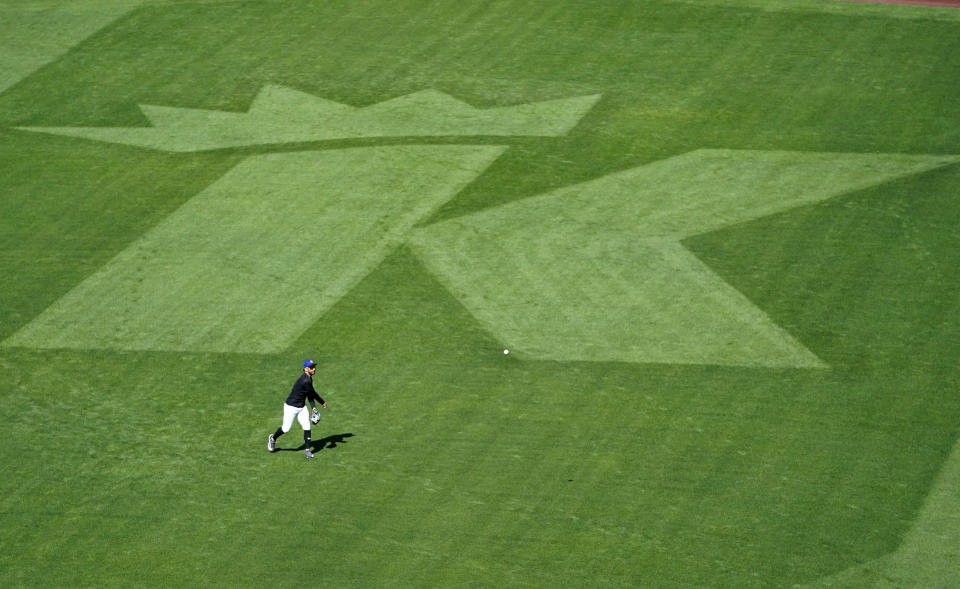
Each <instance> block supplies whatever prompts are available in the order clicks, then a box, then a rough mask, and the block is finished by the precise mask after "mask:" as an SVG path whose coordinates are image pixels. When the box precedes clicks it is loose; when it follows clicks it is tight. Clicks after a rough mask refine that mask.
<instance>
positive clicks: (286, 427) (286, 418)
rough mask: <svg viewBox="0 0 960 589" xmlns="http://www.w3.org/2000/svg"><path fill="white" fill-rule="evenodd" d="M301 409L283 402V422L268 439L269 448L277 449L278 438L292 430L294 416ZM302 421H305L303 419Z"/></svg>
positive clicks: (308, 421)
mask: <svg viewBox="0 0 960 589" xmlns="http://www.w3.org/2000/svg"><path fill="white" fill-rule="evenodd" d="M299 411H300V410H299V409H298V408H296V407H291V406H290V405H287V404H286V403H284V404H283V422H282V423H281V425H280V427H278V428H277V431H275V432H274V433H272V434H270V437H269V438H268V439H267V450H270V451H271V452H273V451H274V450H275V449H276V442H277V439H278V438H279V437H280V436H282V435H283V434H285V433H287V432H288V431H290V428H291V427H293V418H294V417H296V416H297V414H298V412H299ZM300 423H303V422H302V421H301V422H300ZM307 423H310V420H309V419H308V420H307Z"/></svg>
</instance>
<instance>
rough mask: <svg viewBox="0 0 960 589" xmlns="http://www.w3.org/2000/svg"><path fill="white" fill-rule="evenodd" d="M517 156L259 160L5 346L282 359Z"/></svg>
mask: <svg viewBox="0 0 960 589" xmlns="http://www.w3.org/2000/svg"><path fill="white" fill-rule="evenodd" d="M504 149H505V148H503V147H500V146H394V147H371V148H356V149H342V150H331V151H324V152H298V153H286V154H270V155H262V156H257V157H251V158H248V159H246V160H244V161H243V162H241V163H240V164H239V165H238V166H237V167H235V168H234V169H232V170H231V171H230V172H228V173H227V174H226V175H224V176H223V177H222V178H221V179H220V180H218V181H217V182H216V183H215V184H213V185H212V186H210V187H209V188H208V189H206V190H204V191H203V192H201V193H200V194H198V195H197V196H196V197H194V198H192V199H191V200H190V201H188V202H187V203H186V204H184V205H183V206H182V207H181V208H180V209H178V210H177V211H176V212H175V213H174V214H172V215H171V216H170V217H168V218H167V219H166V220H164V221H163V222H162V223H161V224H160V225H158V226H157V227H155V228H154V229H152V230H151V231H150V232H148V233H147V234H146V235H144V236H143V237H142V238H141V239H139V240H138V241H136V242H135V243H133V244H132V245H131V246H130V247H128V248H127V249H126V250H124V251H123V252H121V253H120V254H119V255H117V256H116V257H115V258H114V259H113V260H112V261H111V262H109V263H108V264H107V265H106V266H105V267H104V268H102V269H101V270H100V271H99V272H97V273H96V274H94V275H92V276H90V277H89V278H88V279H87V280H85V281H84V282H83V283H81V284H80V285H78V286H77V287H76V288H75V289H73V290H72V291H71V292H69V293H67V295H65V296H64V297H62V298H61V299H60V300H58V301H57V302H55V303H54V304H53V305H52V306H50V307H49V308H48V309H47V310H45V311H44V312H43V313H42V314H41V315H40V316H39V317H37V318H36V319H34V320H33V321H32V322H31V323H29V324H27V325H26V326H24V327H23V328H22V329H21V330H20V331H18V332H17V333H15V334H14V335H13V336H11V337H10V338H9V339H8V340H7V341H6V342H5V345H8V346H23V347H38V348H80V349H84V348H111V349H121V350H189V351H214V352H275V351H277V350H281V349H283V348H284V346H286V345H287V344H288V342H290V341H291V340H292V339H293V338H295V337H296V336H298V335H299V334H300V333H302V332H303V330H304V329H306V328H307V327H308V326H309V325H310V324H311V323H312V322H313V321H315V320H316V319H317V318H318V317H319V316H320V315H322V314H323V313H324V311H326V310H327V309H329V308H330V307H331V306H332V305H333V304H334V303H335V302H336V301H337V300H338V299H339V298H340V297H341V296H343V294H345V293H346V292H347V290H348V289H349V288H351V287H352V286H353V285H354V284H355V283H356V282H357V281H358V280H360V279H361V278H362V277H363V276H364V275H366V274H367V273H368V272H369V271H370V270H371V269H373V268H374V267H375V266H376V265H377V264H379V263H380V261H381V260H382V259H383V257H384V256H385V255H387V254H388V253H389V252H390V251H391V250H392V249H393V248H394V247H395V246H396V245H397V244H398V243H400V242H401V241H402V240H403V238H404V236H405V235H406V233H407V232H408V231H409V229H410V227H412V226H413V224H414V223H416V222H417V221H418V220H420V219H421V218H423V217H424V216H425V215H427V214H429V213H430V212H431V211H432V210H434V209H435V208H436V207H438V206H439V205H441V204H443V203H444V202H446V201H447V200H448V199H449V198H450V197H451V196H453V195H454V194H456V193H457V192H459V191H460V190H461V189H462V188H463V186H465V185H466V184H467V183H468V182H470V181H471V180H472V179H473V178H474V177H475V176H476V175H477V174H479V173H480V172H481V171H483V170H484V169H485V168H486V167H487V166H488V165H489V164H490V162H492V161H493V160H494V159H496V158H497V157H498V156H499V155H500V154H501V153H502V151H503V150H504Z"/></svg>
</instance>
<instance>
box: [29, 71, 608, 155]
mask: <svg viewBox="0 0 960 589" xmlns="http://www.w3.org/2000/svg"><path fill="white" fill-rule="evenodd" d="M598 99H599V96H580V97H575V98H569V99H557V100H547V101H542V102H537V103H529V104H520V105H516V106H509V107H501V108H489V109H478V108H474V107H473V106H470V105H469V104H466V103H464V102H462V101H460V100H457V99H455V98H453V97H451V96H448V95H446V94H444V93H442V92H437V91H435V90H425V91H422V92H416V93H413V94H409V95H406V96H400V97H397V98H394V99H392V100H387V101H385V102H381V103H378V104H374V105H371V106H368V107H366V108H354V107H351V106H349V105H346V104H340V103H338V102H332V101H329V100H326V99H323V98H320V97H316V96H311V95H309V94H305V93H303V92H298V91H296V90H292V89H289V88H283V87H278V86H267V87H266V88H264V89H263V90H262V91H261V92H260V94H259V95H258V96H257V98H256V100H255V101H254V103H253V105H252V106H251V108H250V110H249V112H247V113H233V112H221V111H213V110H203V109H187V108H173V107H164V106H153V105H140V109H141V110H142V111H143V113H144V114H145V115H146V116H147V118H148V119H150V122H151V123H153V125H154V126H153V127H149V128H123V127H117V128H114V127H24V128H23V129H24V130H27V131H36V132H41V133H51V134H54V135H66V136H70V137H83V138H87V139H93V140H96V141H105V142H108V143H122V144H125V145H136V146H139V147H148V148H151V149H160V150H165V151H200V150H207V149H219V148H224V147H238V146H244V145H268V144H281V143H299V142H306V141H320V140H331V139H350V138H356V137H404V136H458V135H496V136H517V135H543V136H551V135H562V134H564V133H566V132H568V131H569V130H570V129H571V128H572V127H573V126H574V125H576V124H577V121H579V120H580V119H581V118H582V117H583V115H584V114H585V113H586V112H587V111H588V110H590V107H592V106H593V104H594V103H596V101H597V100H598Z"/></svg>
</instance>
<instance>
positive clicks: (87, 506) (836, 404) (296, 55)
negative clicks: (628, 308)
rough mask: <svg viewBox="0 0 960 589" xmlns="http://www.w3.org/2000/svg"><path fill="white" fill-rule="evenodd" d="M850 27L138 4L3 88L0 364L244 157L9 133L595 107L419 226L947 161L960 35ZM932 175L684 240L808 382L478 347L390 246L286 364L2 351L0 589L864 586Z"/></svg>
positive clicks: (704, 12) (933, 225)
mask: <svg viewBox="0 0 960 589" xmlns="http://www.w3.org/2000/svg"><path fill="white" fill-rule="evenodd" d="M902 13H903V11H902V10H899V9H898V11H897V14H898V15H901V16H902ZM869 14H870V15H871V16H870V17H867V18H861V17H858V16H856V12H855V11H854V10H853V9H850V10H849V11H848V13H847V14H845V15H837V14H819V13H815V12H812V11H807V12H802V13H801V12H795V13H784V12H780V13H778V12H768V11H761V10H751V9H743V8H730V7H720V6H715V5H713V6H711V5H691V4H678V3H659V2H648V3H633V4H629V5H628V4H626V3H621V2H609V3H604V2H601V3H587V4H583V3H580V4H578V3H572V2H550V3H547V2H502V3H479V4H475V5H471V6H466V7H465V6H464V5H463V4H462V3H453V2H426V1H423V2H419V1H416V2H415V1H410V2H401V3H383V2H375V1H363V2H354V3H350V4H349V5H343V4H331V3H312V2H295V1H289V2H236V3H232V2H224V3H215V4H203V5H201V4H176V3H171V4H156V5H152V6H148V7H145V8H142V9H138V10H135V11H132V12H130V13H129V14H127V15H126V16H125V17H123V18H122V19H120V20H118V21H115V22H114V23H113V24H111V25H110V26H108V27H107V28H105V29H103V30H101V31H100V32H99V33H98V34H96V35H94V36H93V37H91V38H89V39H87V40H86V41H84V42H83V43H81V44H79V45H78V46H76V47H75V48H73V49H72V50H71V51H70V52H68V53H67V54H66V55H64V56H63V57H62V58H61V59H58V60H56V61H54V62H52V63H50V64H48V65H46V66H45V67H43V68H41V69H40V70H38V71H37V72H36V73H34V74H33V75H31V76H29V77H26V78H24V79H23V80H21V81H20V82H19V83H17V84H15V85H14V86H11V87H10V88H8V89H7V90H6V91H5V92H3V94H2V95H0V127H2V128H0V138H2V142H0V170H2V171H3V183H2V185H0V194H2V198H0V213H2V214H0V254H2V255H0V272H2V275H3V283H2V284H3V286H2V297H0V338H2V339H6V338H8V337H9V336H10V335H11V334H12V333H14V332H15V331H16V330H17V329H19V328H20V327H22V326H23V325H25V324H26V323H28V322H29V321H31V320H32V319H34V318H35V317H36V316H37V315H38V314H39V313H41V312H42V311H43V310H44V309H45V308H46V307H47V306H49V305H50V304H51V303H52V302H53V301H55V300H57V299H58V298H59V297H60V296H62V295H63V294H64V293H65V292H67V291H69V290H70V289H71V288H73V287H74V286H76V285H77V284H79V283H80V282H81V281H82V280H84V279H85V278H86V277H88V276H89V275H90V274H91V273H93V272H95V271H96V270H97V269H99V268H101V267H102V266H103V265H104V264H105V263H107V262H108V261H109V260H110V259H111V258H112V257H113V256H114V255H116V253H118V252H120V251H122V250H123V249H125V248H126V247H127V246H128V245H129V244H130V243H132V242H134V241H136V240H137V239H138V238H140V237H141V236H143V235H144V233H146V232H147V231H149V230H150V228H152V227H154V226H156V225H157V224H158V223H160V222H162V221H163V220H164V219H165V218H167V216H168V215H169V214H170V213H171V212H172V211H174V210H176V209H177V208H178V207H179V206H180V205H182V204H183V203H184V202H186V201H187V200H189V199H190V198H191V197H193V196H194V195H196V194H197V193H199V192H201V191H202V190H203V189H204V188H205V187H207V186H209V185H210V184H212V183H213V182H215V181H216V180H217V179H219V178H220V177H222V176H223V174H224V173H225V172H226V171H227V170H228V169H230V168H231V167H233V166H234V165H236V163H237V162H238V161H239V160H240V158H242V157H243V156H245V155H247V154H250V153H263V152H265V151H268V150H266V149H264V148H251V149H236V150H226V151H222V152H213V153H205V154H188V155H170V154H162V153H155V152H150V151H145V150H139V149H134V148H128V147H119V146H109V145H106V144H98V143H92V142H87V141H84V140H79V139H68V138H63V137H53V136H41V135H34V134H30V133H26V132H24V131H18V130H14V129H13V127H16V126H54V125H68V126H69V125H78V126H79V125H105V126H126V125H134V126H137V125H139V126H143V125H146V124H147V122H146V120H145V118H144V117H143V115H142V114H141V113H140V111H139V110H138V108H137V105H138V104H140V103H148V104H158V105H166V106H181V107H192V108H209V109H224V110H232V111H243V110H244V109H246V108H247V107H248V106H249V104H250V101H251V100H252V99H253V97H254V96H256V94H257V92H259V90H260V89H261V88H262V87H263V86H264V85H266V84H279V85H285V86H289V87H292V88H295V89H298V90H302V91H306V92H310V93H314V94H316V95H318V96H321V97H324V98H328V99H332V100H337V101H341V102H345V103H348V104H351V105H354V106H364V105H369V104H372V103H375V102H377V101H380V100H384V99H388V98H392V97H395V96H399V95H402V94H405V93H408V92H413V91H417V90H422V89H426V88H438V89H440V90H443V91H445V92H448V93H451V94H452V95H454V96H456V97H458V98H461V99H463V100H466V101H468V102H470V103H472V104H475V105H478V106H501V105H508V104H517V103H523V102H529V101H533V100H543V99H549V98H558V97H564V96H574V95H583V94H593V93H601V94H602V95H603V97H602V99H601V100H600V102H599V103H598V104H597V105H596V106H595V107H594V109H592V110H591V112H590V113H589V114H588V115H587V116H586V117H585V118H584V119H583V121H582V122H581V123H580V125H579V126H578V127H577V128H575V129H574V130H573V131H572V132H571V133H570V134H569V135H567V136H564V137H561V138H549V139H543V140H538V139H531V138H524V139H520V140H516V141H512V142H510V143H509V145H510V146H511V148H510V149H509V150H508V151H507V152H506V153H505V154H504V156H503V157H501V159H499V160H498V161H497V162H496V163H495V164H494V165H493V166H492V167H491V168H489V169H488V170H487V172H486V173H485V174H484V175H483V176H481V177H480V178H479V179H478V180H477V181H476V182H475V183H474V184H472V185H471V186H469V187H467V188H466V189H465V190H464V191H463V192H461V193H460V194H459V195H458V196H457V197H455V198H454V199H453V200H451V201H450V202H449V203H448V204H447V206H445V207H444V208H442V209H441V210H440V211H439V212H438V213H437V215H436V216H435V218H434V219H433V220H440V219H448V218H452V217H456V216H459V215H462V214H465V213H469V212H474V211H478V210H482V209H483V208H485V207H488V206H491V205H494V204H499V203H504V202H508V201H511V200H514V199H518V198H522V197H526V196H531V195H535V194H539V193H541V192H544V191H546V190H549V189H553V188H556V187H560V186H567V185H570V184H572V183H575V182H582V181H586V180H590V179H593V178H597V177H599V176H602V175H605V174H609V173H611V172H615V171H620V170H624V169H627V168H631V167H634V166H638V165H641V164H644V163H648V162H653V161H657V160H659V159H662V158H664V157H667V156H670V155H675V154H679V153H685V152H687V151H691V150H694V149H699V148H704V147H708V148H722V149H732V148H749V149H760V150H763V149H776V150H807V151H817V152H830V151H835V152H881V153H908V154H929V153H939V154H957V153H960V134H958V129H960V124H958V123H960V111H958V108H960V106H958V104H957V102H956V100H955V96H956V95H957V89H958V88H957V77H956V76H955V75H953V73H954V70H955V69H956V66H957V59H958V58H957V56H958V55H960V51H958V49H960V47H958V44H960V35H958V34H957V33H958V32H960V31H958V25H957V24H956V23H953V22H947V21H936V20H925V19H923V18H916V19H905V18H896V19H886V18H882V17H880V16H877V15H878V14H879V12H878V9H876V8H873V9H871V10H870V11H869ZM917 14H918V15H919V14H920V13H919V12H918V13H917ZM327 147H329V146H327V145H320V144H317V145H309V146H304V145H298V146H295V147H289V148H285V147H280V148H277V149H278V150H285V149H297V150H303V149H307V148H310V149H314V148H315V149H318V150H320V149H325V148H327ZM339 147H342V145H339ZM958 184H960V177H958V171H957V167H956V166H954V167H950V168H945V169H942V170H938V171H932V172H927V173H924V174H921V175H917V176H914V177H910V178H905V179H900V180H897V181H895V182H891V183H889V184H885V185H882V186H878V187H874V188H871V189H869V190H864V191H861V192H857V193H854V194H849V195H846V196H843V197H840V198H837V199H835V200H832V201H827V202H824V203H820V204H817V205H812V206H809V207H806V208H803V209H797V210H793V211H789V212H787V213H783V214H780V215H777V216H776V217H768V218H765V219H760V220H756V221H751V222H749V223H745V224H742V225H738V226H736V227H731V228H726V229H724V230H722V231H717V232H713V233H710V234H706V235H700V236H697V237H694V238H691V239H688V240H685V242H684V244H685V245H686V246H687V247H689V248H690V249H691V250H693V251H694V252H695V253H696V254H697V255H698V256H699V257H700V258H701V259H702V260H704V261H705V262H706V263H707V264H709V266H710V267H711V268H712V269H714V270H715V271H716V272H718V273H719V274H721V275H722V276H723V277H724V278H725V279H726V280H727V281H729V282H730V284H732V285H733V286H734V287H735V288H737V289H738V290H739V291H740V292H741V293H743V294H744V296H746V297H747V298H748V299H750V300H751V301H752V302H754V303H755V304H756V305H757V306H758V307H759V308H761V309H762V310H763V311H765V312H766V313H767V314H768V315H769V316H770V317H771V318H772V319H773V320H774V321H775V322H776V323H777V324H779V325H780V326H781V327H783V328H784V329H786V330H788V331H789V332H790V333H791V334H792V335H793V336H794V337H796V338H797V340H798V341H800V342H801V343H802V344H804V345H805V346H807V347H809V348H810V349H811V350H813V351H814V352H815V353H816V354H817V355H818V357H820V358H821V359H823V360H824V361H825V362H826V363H827V364H829V366H830V368H829V369H825V370H822V369H821V370H768V369H759V368H756V369H745V368H723V367H717V366H680V365H666V364H664V365H651V364H628V363H586V362H584V363H576V362H534V361H530V360H526V359H523V358H519V357H515V356H514V355H510V356H505V355H504V354H503V353H502V347H503V344H502V342H498V341H496V339H495V338H494V337H493V336H492V335H491V334H489V333H487V332H486V331H484V329H483V328H482V327H481V326H480V325H479V324H478V323H477V321H476V320H474V318H473V317H472V316H471V315H470V314H469V313H468V312H467V311H466V309H465V308H464V307H463V306H461V305H460V303H458V302H457V300H456V299H455V298H453V297H452V296H451V295H450V293H448V292H447V291H445V290H444V288H443V287H442V286H441V285H440V283H439V282H438V281H437V280H436V279H435V277H433V276H431V275H430V274H429V272H428V271H427V270H426V269H425V268H424V267H423V266H422V264H421V263H420V262H419V261H418V260H417V258H416V257H415V256H413V255H412V254H411V252H409V251H408V250H406V249H403V248H401V249H399V250H397V251H395V252H393V253H392V254H391V255H389V256H388V257H387V258H386V259H385V261H384V262H383V263H382V264H381V265H380V266H378V267H377V268H376V269H375V270H374V271H373V272H372V273H370V274H369V275H368V276H367V277H366V278H365V279H364V280H363V281H361V282H360V283H359V284H358V285H357V286H356V287H355V288H354V289H352V290H351V291H350V292H349V293H348V294H347V295H346V296H345V297H344V298H343V299H341V300H340V301H339V303H338V304H336V305H335V306H334V307H333V308H332V309H331V310H330V311H329V312H328V313H327V314H326V315H325V316H324V317H322V318H321V319H319V320H318V321H316V322H315V323H314V324H313V325H312V326H311V327H310V328H309V329H308V330H307V331H306V332H305V333H304V334H303V335H302V337H300V338H299V339H298V340H297V341H296V342H295V343H294V344H292V345H291V346H290V348H289V349H287V350H284V351H283V353H278V354H272V355H253V354H235V353H226V354H188V353H177V352H164V353H150V352H139V353H133V352H126V353H122V352H106V351H100V350H89V351H63V350H32V349H27V348H11V347H5V348H0V423H2V424H3V429H4V433H5V435H6V438H5V440H6V441H5V443H4V445H3V450H0V470H2V472H3V475H2V476H0V544H2V545H3V547H4V551H3V553H2V554H0V584H3V585H5V586H14V587H16V586H23V587H28V586H51V585H53V586H77V587H81V586H90V587H111V586H115V587H126V586H131V585H141V586H224V587H226V586H230V587H237V586H258V587H259V586H267V585H272V586H282V587H286V586H291V587H292V586H297V587H299V586H302V585H303V584H304V582H305V579H309V582H310V583H315V584H323V585H334V586H340V587H377V586H386V585H395V586H399V587H449V586H456V585H471V586H496V587H530V586H542V587H557V586H578V587H589V586H595V587H610V586H621V587H645V586H646V587H649V586H656V587H691V586H695V587H711V586H712V587H751V586H753V587H770V586H790V585H793V584H795V583H801V582H807V581H813V580H815V579H817V578H819V577H823V576H826V575H831V574H834V573H837V572H839V571H842V570H844V569H847V568H849V567H854V566H856V565H860V564H862V563H865V562H869V561H872V560H874V559H878V558H882V557H884V555H886V554H889V553H890V552H892V551H894V550H896V549H897V547H898V546H899V544H900V542H901V540H902V538H903V536H904V534H906V533H907V531H908V530H909V529H910V527H911V525H912V523H913V521H914V518H915V516H916V514H917V513H918V510H920V509H921V507H922V505H923V502H924V498H925V496H926V493H927V490H928V489H929V488H930V485H931V482H932V481H933V479H934V477H935V476H936V473H937V472H938V471H939V469H940V468H941V466H942V463H943V460H944V459H945V457H946V456H947V455H948V453H949V452H950V449H951V448H952V447H953V445H954V443H955V441H956V437H957V425H956V424H957V418H958V417H960V404H958V401H957V399H956V395H955V389H956V383H957V376H958V374H957V369H956V367H955V358H956V350H957V336H958V334H957V331H956V327H955V326H956V325H957V323H958V322H957V319H958V317H957V314H958V312H960V311H958V306H957V298H956V295H955V293H956V292H957V288H958V286H960V284H958V283H960V276H958V274H957V270H956V268H955V266H956V264H955V263H953V262H954V260H953V258H955V253H954V252H956V251H957V245H960V244H957V243H956V242H957V236H958V234H957V231H956V230H955V226H956V223H955V221H956V220H957V219H956V218H957V214H958V205H957V199H956V195H957V186H958ZM304 272H307V273H309V272H310V269H309V268H306V269H304ZM308 356H314V357H318V359H319V360H321V371H320V372H319V373H318V378H317V382H318V388H319V389H320V390H321V393H322V394H323V395H324V397H325V398H326V399H327V400H328V401H329V403H330V407H329V409H328V410H327V411H326V412H325V415H324V418H323V420H322V421H321V423H320V425H319V426H318V427H317V431H316V432H315V434H314V441H315V442H318V443H317V444H316V448H315V449H316V450H317V455H318V456H317V458H316V459H315V460H313V461H308V460H307V459H306V458H305V457H304V456H303V454H302V452H299V451H296V450H298V446H299V444H300V443H301V438H300V432H299V429H298V428H297V427H296V426H295V427H294V430H293V431H292V432H291V433H290V434H289V435H287V436H284V437H283V438H281V443H280V448H281V451H280V452H277V453H275V454H273V455H271V454H268V453H267V451H266V447H265V446H266V436H267V434H268V433H269V432H270V431H273V430H274V429H275V428H276V426H277V425H278V423H279V420H280V417H281V403H282V401H283V398H284V396H285V394H286V393H287V392H288V390H289V386H290V385H291V384H292V382H293V380H294V378H296V376H297V373H298V371H299V368H298V366H299V363H300V362H302V360H303V359H304V358H305V357H308ZM319 442H322V447H321V444H320V443H319ZM950 573H951V571H945V572H944V578H945V579H949V578H950Z"/></svg>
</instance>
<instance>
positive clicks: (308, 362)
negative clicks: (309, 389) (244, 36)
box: [303, 360, 317, 368]
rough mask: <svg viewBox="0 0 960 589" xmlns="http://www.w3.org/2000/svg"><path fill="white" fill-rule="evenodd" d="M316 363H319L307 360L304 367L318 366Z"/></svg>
mask: <svg viewBox="0 0 960 589" xmlns="http://www.w3.org/2000/svg"><path fill="white" fill-rule="evenodd" d="M316 365H317V363H316V362H314V361H313V360H307V361H306V362H304V363H303V367H304V368H312V367H314V366H316Z"/></svg>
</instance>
